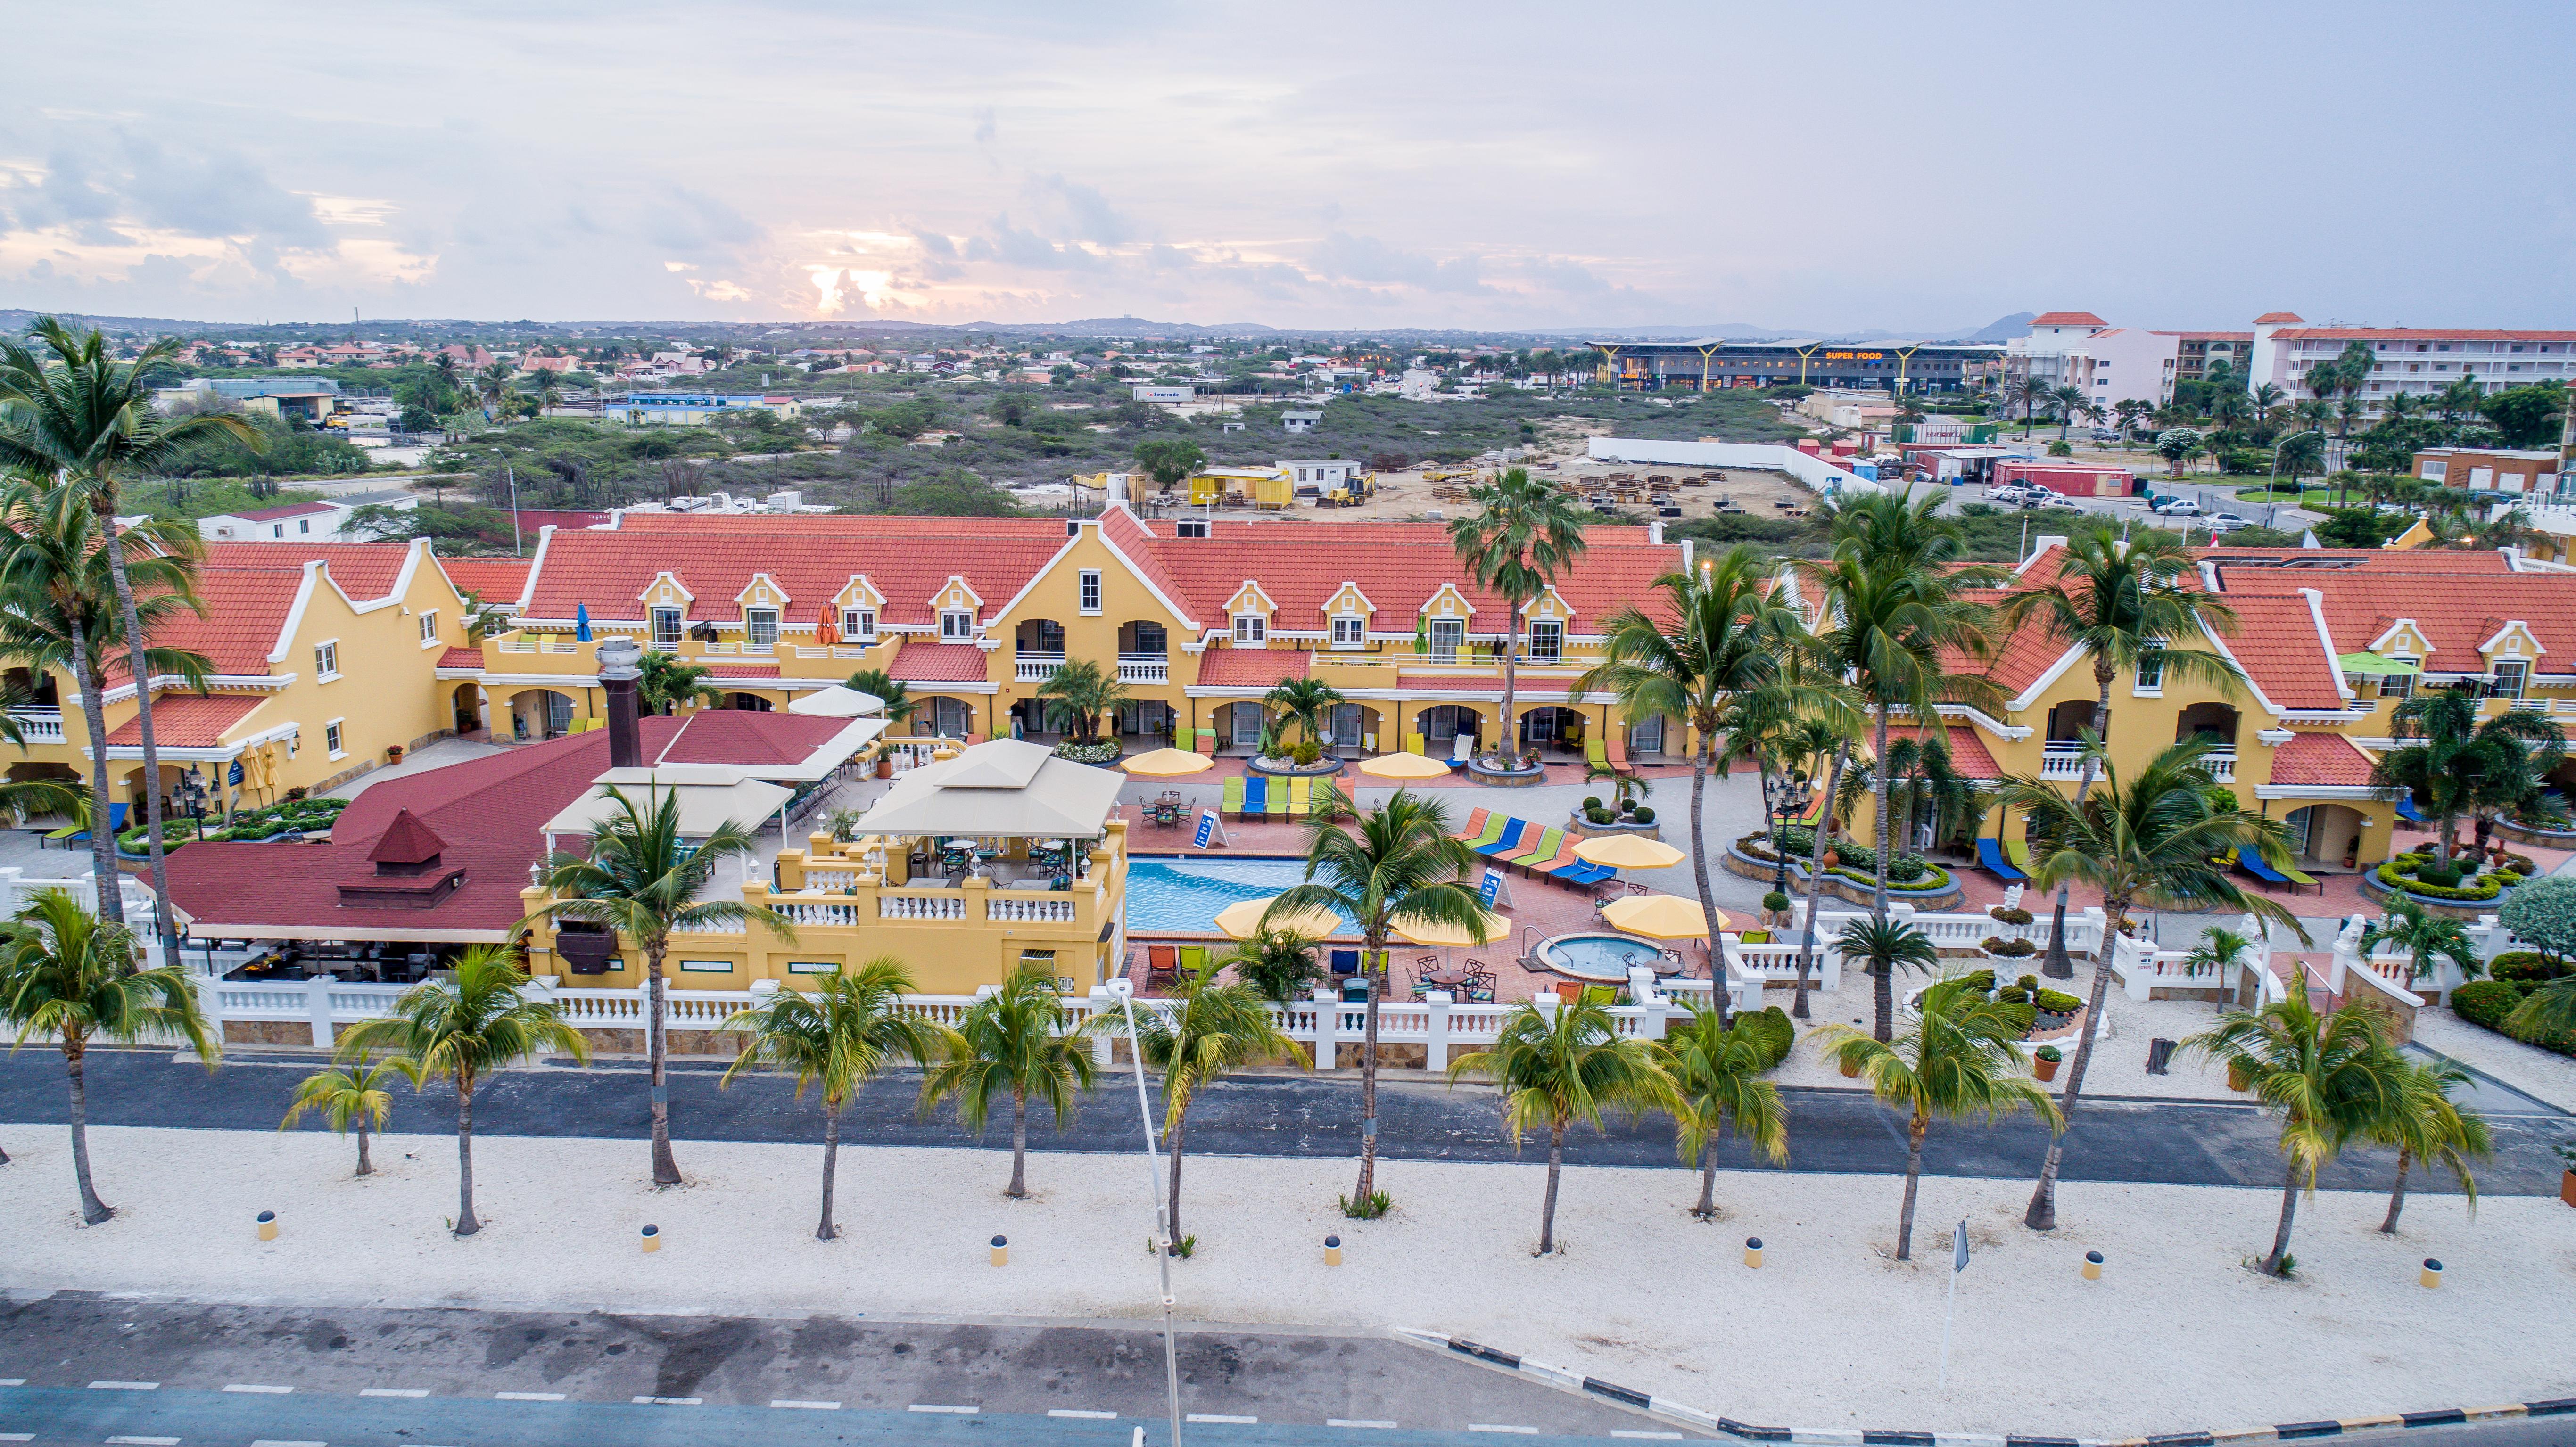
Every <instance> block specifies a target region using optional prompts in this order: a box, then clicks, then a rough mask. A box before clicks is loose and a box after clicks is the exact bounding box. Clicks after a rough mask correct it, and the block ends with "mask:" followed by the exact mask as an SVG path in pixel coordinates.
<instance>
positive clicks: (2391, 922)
mask: <svg viewBox="0 0 2576 1447" xmlns="http://www.w3.org/2000/svg"><path fill="white" fill-rule="evenodd" d="M2383 944H2385V945H2394V946H2396V947H2397V948H2398V949H2401V950H2403V951H2405V952H2406V955H2407V957H2408V959H2409V960H2410V961H2411V962H2412V964H2413V966H2414V969H2413V978H2415V979H2418V980H2420V979H2423V978H2425V977H2426V976H2428V975H2431V974H2432V973H2433V972H2434V971H2435V970H2437V969H2439V968H2441V964H2442V961H2444V960H2449V961H2450V962H2451V963H2452V964H2454V965H2456V966H2458V967H2459V970H2460V973H2461V974H2462V975H2463V976H2467V977H2470V978H2474V977H2476V976H2477V975H2478V974H2480V973H2481V972H2483V971H2484V970H2485V969H2486V961H2484V960H2482V959H2479V958H2478V951H2477V946H2475V945H2473V944H2471V943H2469V932H2468V929H2467V927H2465V926H2463V925H2462V924H2461V923H2460V922H2459V921H2458V920H2456V919H2451V918H2448V917H2447V916H2441V915H2436V914H2433V913H2432V912H2431V911H2429V910H2427V909H2425V908H2424V907H2423V906H2422V905H2420V904H2417V903H2416V902H2414V901H2413V900H2411V899H2393V900H2390V901H2389V902H2388V912H2387V913H2386V914H2383V915H2381V916H2380V917H2379V922H2378V923H2377V924H2374V925H2372V926H2370V927H2369V928H2368V929H2366V930H2363V931H2362V932H2361V952H2362V954H2364V955H2365V956H2366V955H2368V954H2370V952H2371V951H2372V950H2373V949H2375V948H2376V947H2378V946H2380V945H2383Z"/></svg>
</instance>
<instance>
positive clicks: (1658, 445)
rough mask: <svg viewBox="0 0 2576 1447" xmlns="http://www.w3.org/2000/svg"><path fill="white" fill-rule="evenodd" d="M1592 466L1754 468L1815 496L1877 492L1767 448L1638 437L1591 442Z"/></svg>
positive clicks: (1822, 465)
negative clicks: (1785, 479) (1789, 479)
mask: <svg viewBox="0 0 2576 1447" xmlns="http://www.w3.org/2000/svg"><path fill="white" fill-rule="evenodd" d="M1591 448H1592V460H1593V461H1595V462H1641V463H1642V462H1659V463H1664V464H1667V465H1670V466H1673V467H1754V468H1761V469H1764V470H1766V471H1770V472H1785V473H1787V474H1789V475H1790V476H1791V477H1794V478H1796V479H1798V480H1799V481H1800V482H1803V483H1805V484H1806V485H1807V486H1809V487H1812V488H1814V489H1815V490H1816V491H1818V492H1820V493H1833V492H1839V491H1842V490H1843V489H1845V488H1851V489H1856V490H1863V491H1868V492H1876V491H1879V487H1878V484H1876V483H1873V482H1869V481H1866V480H1864V479H1862V478H1859V477H1856V476H1854V475H1853V474H1852V473H1850V472H1847V471H1845V470H1844V469H1842V468H1839V467H1836V466H1834V465H1833V464H1832V463H1830V462H1827V461H1825V460H1824V459H1822V458H1819V457H1811V456H1809V455H1808V454H1806V453H1804V452H1801V451H1799V450H1798V449H1797V448H1794V447H1783V446H1781V445H1779V444H1778V443H1773V442H1659V441H1655V440H1653V439H1651V438H1644V437H1595V438H1593V439H1592V443H1591Z"/></svg>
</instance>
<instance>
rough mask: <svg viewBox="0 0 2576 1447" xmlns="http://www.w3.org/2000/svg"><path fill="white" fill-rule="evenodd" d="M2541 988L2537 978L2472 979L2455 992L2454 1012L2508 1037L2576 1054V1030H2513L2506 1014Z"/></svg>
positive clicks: (2561, 1052)
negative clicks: (2506, 1025)
mask: <svg viewBox="0 0 2576 1447" xmlns="http://www.w3.org/2000/svg"><path fill="white" fill-rule="evenodd" d="M2538 988H2540V982H2539V981H2536V980H2521V981H2515V980H2471V981H2470V982H2469V983H2467V984H2465V985H2462V986H2461V987H2459V988H2458V989H2456V990H2453V991H2452V992H2451V1013H2452V1014H2454V1015H2457V1016H2459V1017H2460V1018H2461V1019H2463V1020H2466V1021H2468V1022H2469V1023H2470V1024H2472V1025H2483V1026H2485V1027H2486V1028H2487V1029H2489V1030H2493V1031H2494V1032H2496V1033H2497V1034H2499V1035H2502V1036H2504V1037H2505V1038H2506V1039H2508V1040H2519V1041H2521V1042H2522V1043H2523V1044H2525V1045H2536V1046H2538V1047H2539V1048H2541V1049H2543V1050H2547V1051H2549V1052H2551V1053H2552V1054H2557V1055H2567V1056H2576V1030H2547V1031H2534V1030H2511V1029H2507V1028H2506V1027H2505V1017H2506V1016H2508V1015H2511V1014H2512V1013H2513V1012H2514V1011H2515V1010H2516V1009H2519V1008H2520V1007H2521V1005H2522V1002H2523V1001H2524V1000H2525V999H2528V998H2529V997H2530V995H2531V992H2532V991H2534V990H2536V989H2538Z"/></svg>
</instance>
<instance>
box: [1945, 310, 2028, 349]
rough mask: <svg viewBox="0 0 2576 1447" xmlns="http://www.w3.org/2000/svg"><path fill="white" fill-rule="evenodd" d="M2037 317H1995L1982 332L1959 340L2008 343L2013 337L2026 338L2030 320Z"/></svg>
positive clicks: (2015, 315) (2014, 314) (2015, 313)
mask: <svg viewBox="0 0 2576 1447" xmlns="http://www.w3.org/2000/svg"><path fill="white" fill-rule="evenodd" d="M2037 315H2039V313H2037V312H2014V313H2013V314H2012V315H2011V316H2008V317H1997V318H1996V319H1994V320H1993V321H1991V322H1988V323H1987V324H1986V328H1985V330H1984V331H1981V332H1975V333H1972V334H1970V335H1968V336H1965V337H1962V338H1960V340H1961V341H1968V342H2009V341H2011V340H2012V339H2013V338H2015V337H2019V336H2027V335H2028V334H2029V332H2030V319H2031V318H2032V317H2035V316H2037Z"/></svg>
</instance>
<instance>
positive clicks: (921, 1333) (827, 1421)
mask: <svg viewBox="0 0 2576 1447" xmlns="http://www.w3.org/2000/svg"><path fill="white" fill-rule="evenodd" d="M1179 1358H1180V1368H1181V1406H1182V1410H1183V1412H1185V1413H1187V1414H1190V1415H1193V1416H1199V1417H1214V1418H1228V1419H1239V1420H1227V1421H1219V1422H1198V1423H1189V1422H1185V1423H1184V1425H1183V1429H1182V1431H1183V1436H1184V1437H1185V1438H1189V1439H1191V1440H1193V1441H1205V1442H1211V1443H1217V1442H1223V1443H1246V1444H1250V1443H1284V1442H1301V1443H1305V1442H1315V1441H1318V1440H1331V1439H1339V1438H1342V1437H1358V1438H1360V1439H1362V1440H1364V1441H1366V1442H1370V1443H1387V1442H1389V1441H1390V1440H1393V1441H1397V1442H1402V1443H1405V1444H1408V1447H1410V1444H1432V1443H1457V1442H1466V1441H1481V1442H1487V1443H1490V1441H1491V1440H1492V1436H1493V1434H1491V1433H1489V1432H1481V1431H1471V1429H1474V1428H1495V1427H1501V1428H1509V1429H1517V1430H1514V1431H1511V1432H1508V1433H1506V1434H1505V1435H1513V1436H1522V1435H1538V1436H1546V1437H1554V1438H1558V1439H1560V1440H1597V1441H1608V1440H1610V1439H1611V1437H1612V1434H1613V1433H1637V1434H1652V1435H1654V1436H1674V1437H1678V1436H1682V1435H1685V1434H1684V1432H1683V1431H1682V1429H1680V1428H1677V1427H1675V1426H1674V1425H1673V1424H1670V1423H1667V1422H1663V1421H1660V1420H1657V1419H1654V1418H1650V1417H1647V1416H1645V1415H1644V1414H1642V1413H1638V1412H1632V1411H1630V1410H1628V1409H1627V1408H1625V1407H1622V1406H1618V1405H1616V1404H1613V1403H1610V1402H1607V1401H1603V1400H1599V1399H1596V1398H1593V1397H1589V1396H1575V1395H1573V1394H1571V1393H1566V1392H1560V1391H1556V1390H1553V1389H1551V1388H1548V1387H1546V1386H1543V1385H1540V1384H1539V1383H1536V1382H1533V1381H1529V1380H1527V1379H1524V1378H1521V1377H1516V1376H1511V1375H1507V1374H1504V1373H1500V1372H1496V1371H1492V1370H1490V1369H1487V1368H1483V1367H1479V1366H1476V1365H1473V1364H1471V1363H1469V1362H1467V1361H1465V1360H1463V1359H1460V1358H1456V1357H1451V1356H1448V1355H1444V1354H1440V1353H1435V1352H1431V1351H1426V1350H1424V1349H1422V1348H1420V1347H1415V1346H1410V1345H1406V1344H1404V1343H1401V1342H1398V1341H1395V1340H1393V1339H1391V1338H1387V1337H1379V1336H1310V1335H1299V1334H1292V1333H1265V1332H1247V1331H1242V1330H1239V1329H1225V1330H1192V1331H1189V1332H1187V1333H1186V1334H1185V1335H1183V1336H1182V1337H1181V1339H1180V1352H1179ZM13 1378H14V1379H19V1381H18V1383H17V1384H15V1385H9V1386H5V1387H0V1440H26V1439H19V1438H17V1437H16V1436H15V1434H20V1433H25V1434H31V1436H32V1440H34V1441H38V1442H48V1443H52V1442H62V1443H74V1442H77V1443H114V1442H120V1441H123V1442H147V1443H156V1444H158V1443H166V1442H168V1441H170V1440H173V1439H175V1441H176V1442H179V1443H185V1444H189V1447H196V1444H206V1447H248V1444H253V1443H262V1442H265V1443H271V1444H282V1443H296V1444H318V1447H397V1444H399V1447H424V1444H466V1443H471V1444H475V1447H523V1444H524V1447H593V1444H596V1447H652V1444H661V1443H675V1444H676V1443H693V1444H694V1443H709V1442H722V1443H733V1442H761V1443H766V1444H777V1447H804V1444H809V1443H810V1444H823V1443H842V1442H854V1441H866V1442H925V1443H968V1442H982V1443H1000V1442H1031V1443H1034V1442H1041V1441H1043V1442H1055V1443H1062V1442H1073V1443H1098V1444H1102V1447H1110V1444H1126V1443H1128V1442H1129V1441H1131V1440H1132V1434H1133V1433H1134V1431H1135V1429H1136V1428H1137V1427H1138V1426H1143V1427H1144V1428H1145V1429H1146V1439H1147V1440H1148V1441H1149V1442H1155V1443H1164V1442H1168V1441H1169V1439H1170V1430H1169V1427H1168V1426H1167V1422H1168V1418H1167V1416H1166V1411H1167V1409H1166V1406H1165V1400H1166V1399H1165V1397H1164V1388H1163V1381H1164V1378H1163V1346H1162V1339H1161V1335H1160V1333H1159V1332H1158V1331H1156V1330H1154V1329H1151V1328H1147V1327H1138V1326H1135V1325H1133V1324H1122V1325H1116V1326H1101V1325H1079V1326H1072V1325H1064V1326H1058V1325H1012V1326H987V1325H971V1324H955V1323H936V1322H872V1321H867V1320H863V1319H856V1318H840V1317H809V1318H801V1319H794V1320H784V1319H770V1318H744V1317H661V1316H623V1315H605V1314H597V1313H554V1314H545V1313H522V1312H480V1311H459V1310H409V1311H369V1310H355V1311H352V1310H338V1309H334V1310H304V1309H294V1308H286V1309H280V1308H275V1307H245V1306H207V1305H197V1304H176V1303H171V1304H158V1303H144V1302H129V1301H113V1300H105V1299H101V1298H99V1297H97V1296H94V1295H91V1294H88V1293H61V1294H57V1295H55V1296H52V1297H47V1298H44V1299H42V1300H36V1301H22V1302H16V1303H9V1304H5V1305H0V1382H8V1381H10V1380H11V1379H13ZM103 1384H122V1385H103ZM146 1384H149V1385H146ZM1050 1413H1057V1414H1063V1415H1050ZM1339 1423H1347V1424H1353V1425H1349V1426H1339V1425H1334V1424H1339ZM1688 1435H1697V1434H1695V1433H1694V1434H1688Z"/></svg>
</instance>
